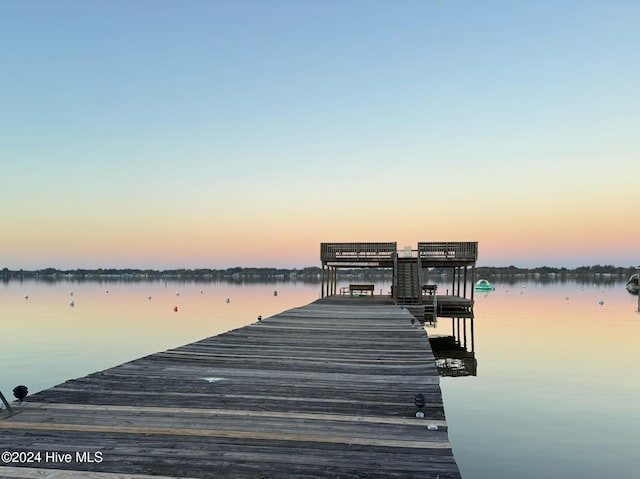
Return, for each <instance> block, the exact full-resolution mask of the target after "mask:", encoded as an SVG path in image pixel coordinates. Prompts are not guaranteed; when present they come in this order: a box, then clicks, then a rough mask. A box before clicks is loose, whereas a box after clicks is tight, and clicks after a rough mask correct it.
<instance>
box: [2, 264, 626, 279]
mask: <svg viewBox="0 0 640 479" xmlns="http://www.w3.org/2000/svg"><path fill="white" fill-rule="evenodd" d="M636 272H637V271H636V268H634V267H631V266H630V267H620V266H613V265H595V266H580V267H578V268H574V269H569V268H557V267H550V266H542V267H538V268H518V267H516V266H507V267H494V266H478V267H476V268H475V276H476V278H485V279H488V280H490V281H494V280H501V281H506V282H508V281H518V280H520V279H522V278H531V279H537V280H538V279H539V280H541V281H547V280H548V281H556V280H563V279H571V280H573V279H577V280H592V279H598V280H603V281H617V280H620V279H624V278H627V277H629V276H630V275H631V274H633V273H636ZM321 273H322V270H321V268H319V267H317V266H310V267H307V268H302V269H286V268H243V267H234V268H227V269H207V268H198V269H186V268H182V269H169V270H153V269H131V268H125V269H118V268H104V269H103V268H99V269H71V270H59V269H55V268H45V269H39V270H30V271H28V270H10V269H8V268H4V269H2V271H1V272H0V278H1V279H2V280H3V281H9V280H11V279H39V280H42V281H58V280H65V279H66V280H73V281H150V280H151V281H153V280H158V281H160V280H185V281H207V282H210V281H232V282H277V281H300V282H306V283H317V282H319V281H320V279H321V278H320V276H321ZM424 273H425V275H427V276H428V277H433V278H436V277H437V278H442V279H443V280H446V278H447V277H449V276H451V268H430V269H429V270H428V271H425V272H424ZM338 277H340V278H345V279H347V278H362V279H368V278H369V279H378V280H388V281H390V280H391V270H390V269H388V268H348V269H338Z"/></svg>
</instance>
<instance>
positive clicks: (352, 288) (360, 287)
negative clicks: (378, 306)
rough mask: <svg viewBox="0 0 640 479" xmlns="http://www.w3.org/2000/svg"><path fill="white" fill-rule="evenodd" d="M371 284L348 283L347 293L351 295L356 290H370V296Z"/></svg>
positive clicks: (360, 291) (361, 291) (372, 286)
mask: <svg viewBox="0 0 640 479" xmlns="http://www.w3.org/2000/svg"><path fill="white" fill-rule="evenodd" d="M373 288H374V285H373V284H350V285H349V294H350V295H351V296H353V293H355V292H356V291H357V292H359V293H361V294H362V293H364V292H365V291H371V296H373Z"/></svg>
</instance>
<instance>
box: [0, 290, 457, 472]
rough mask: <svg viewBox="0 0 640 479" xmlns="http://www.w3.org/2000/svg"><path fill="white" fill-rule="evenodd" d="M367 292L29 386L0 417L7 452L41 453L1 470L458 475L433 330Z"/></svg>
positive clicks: (0, 466)
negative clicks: (420, 404)
mask: <svg viewBox="0 0 640 479" xmlns="http://www.w3.org/2000/svg"><path fill="white" fill-rule="evenodd" d="M361 299H363V298H340V300H337V299H335V298H334V299H332V298H331V297H330V298H325V299H322V300H319V301H317V302H314V303H311V304H309V305H306V306H303V307H300V308H294V309H291V310H288V311H285V312H283V313H280V314H278V315H276V316H273V317H270V318H267V319H265V320H263V321H261V322H257V323H255V324H252V325H250V326H247V327H244V328H240V329H237V330H233V331H230V332H227V333H225V334H221V335H219V336H214V337H211V338H207V339H204V340H202V341H198V342H195V343H192V344H188V345H185V346H182V347H179V348H176V349H172V350H169V351H164V352H160V353H156V354H153V355H150V356H147V357H144V358H141V359H138V360H135V361H132V362H129V363H125V364H122V365H120V366H117V367H114V368H111V369H107V370H105V371H101V372H97V373H94V374H91V375H89V376H86V377H83V378H80V379H75V380H70V381H67V382H65V383H63V384H61V385H58V386H56V387H53V388H51V389H48V390H45V391H42V392H40V393H37V394H34V395H32V396H30V397H29V398H27V403H25V405H23V406H18V407H17V409H18V410H19V413H18V414H16V415H14V416H12V417H10V418H7V419H2V420H0V452H2V451H13V452H15V453H18V454H20V453H39V454H40V455H39V459H38V460H36V461H35V462H33V461H32V462H27V463H23V464H17V463H11V462H10V463H8V464H2V463H0V476H1V477H3V478H15V479H17V478H21V479H22V478H28V479H32V478H48V477H51V478H53V477H55V478H56V479H77V478H94V479H116V478H118V479H143V478H150V477H154V478H158V477H165V478H237V479H244V478H251V479H258V478H264V479H267V478H268V479H271V478H320V477H322V478H338V477H339V478H354V479H355V478H387V477H397V478H441V479H444V478H459V477H460V473H459V470H458V467H457V465H456V462H455V459H454V457H453V453H452V449H451V445H450V443H449V440H448V434H447V425H446V422H445V417H444V409H443V404H442V396H441V392H440V386H439V378H438V374H437V370H436V366H435V363H434V357H433V354H432V351H431V348H430V346H429V341H428V339H427V336H426V333H425V331H424V329H422V328H421V327H419V323H418V322H416V324H415V325H412V324H411V318H412V316H411V314H410V313H409V312H408V311H407V310H406V309H403V308H401V307H399V306H395V305H392V304H383V303H380V302H375V303H373V302H368V301H361ZM416 393H423V394H424V396H425V397H426V407H425V413H426V417H425V418H424V419H418V418H416V417H415V412H416V411H417V408H416V407H415V405H414V395H415V394H416ZM25 457H26V456H25V455H22V458H25ZM67 459H70V460H68V461H67ZM5 462H6V461H5ZM52 469H53V470H55V471H52Z"/></svg>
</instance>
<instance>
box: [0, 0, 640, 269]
mask: <svg viewBox="0 0 640 479" xmlns="http://www.w3.org/2000/svg"><path fill="white" fill-rule="evenodd" d="M638 18H640V3H638V2H635V1H615V0H614V1H604V0H603V1H593V0H584V1H577V0H576V1H569V0H566V1H565V0H560V1H547V0H542V1H536V2H533V1H531V2H514V1H506V0H505V1H490V0H489V1H483V2H479V1H472V0H461V1H444V0H442V1H435V0H434V1H429V0H420V1H409V0H405V1H398V2H372V1H358V0H339V1H338V0H323V1H298V0H295V1H294V0H289V1H287V0H272V1H262V0H260V1H258V0H255V1H250V0H232V1H231V0H230V1H223V0H207V1H199V0H190V1H187V2H184V1H177V0H173V1H168V0H153V1H151V0H136V1H128V0H126V1H125V0H110V1H102V0H90V1H84V0H57V1H55V2H54V1H51V2H36V1H27V2H15V1H8V0H0V65H1V68H2V75H0V164H1V168H2V187H1V189H0V220H1V221H2V227H1V228H2V229H1V234H0V268H2V267H8V268H10V269H17V268H24V269H38V268H45V267H57V268H61V269H67V268H99V267H132V268H156V269H165V268H174V267H186V268H199V267H202V268H226V267H231V266H276V267H304V266H317V265H319V244H320V242H323V241H397V242H398V246H399V248H402V247H403V246H405V245H411V246H414V247H415V244H416V243H417V242H418V241H478V242H479V253H480V259H479V264H480V265H496V266H508V265H512V264H513V265H518V266H525V267H530V266H542V265H548V266H567V267H574V266H580V265H589V264H614V265H619V266H630V265H636V264H640V248H638V245H639V239H640V227H639V226H638V217H639V213H638V211H639V206H640V135H639V134H638V131H640V93H639V89H638V85H640V62H639V61H638V51H639V50H640V31H639V30H638V28H637V19H638Z"/></svg>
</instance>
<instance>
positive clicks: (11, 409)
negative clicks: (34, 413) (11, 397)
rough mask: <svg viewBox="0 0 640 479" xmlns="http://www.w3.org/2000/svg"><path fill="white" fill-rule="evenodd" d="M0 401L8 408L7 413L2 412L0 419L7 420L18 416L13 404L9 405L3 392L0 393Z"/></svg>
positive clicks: (0, 412)
mask: <svg viewBox="0 0 640 479" xmlns="http://www.w3.org/2000/svg"><path fill="white" fill-rule="evenodd" d="M0 399H1V400H2V402H3V404H4V406H5V407H6V408H7V409H6V410H5V411H0V419H5V418H8V417H9V416H13V415H14V414H17V411H16V410H15V409H13V408H12V407H11V404H9V401H7V398H5V397H4V394H2V391H0Z"/></svg>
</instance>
